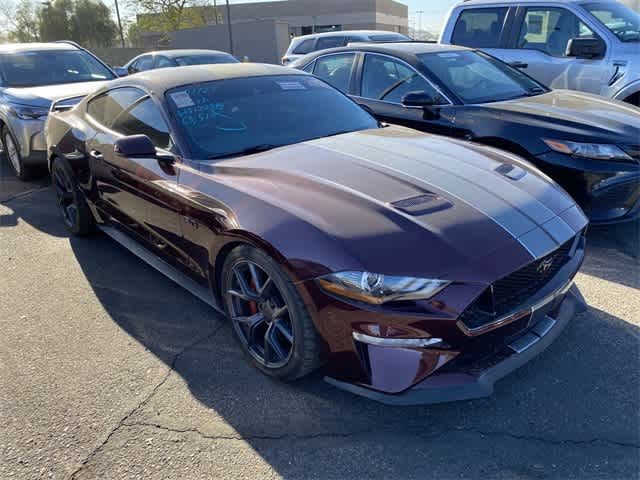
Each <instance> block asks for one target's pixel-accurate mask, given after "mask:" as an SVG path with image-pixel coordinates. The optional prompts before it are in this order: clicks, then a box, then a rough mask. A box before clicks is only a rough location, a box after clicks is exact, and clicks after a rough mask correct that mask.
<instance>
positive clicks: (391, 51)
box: [296, 42, 473, 64]
mask: <svg viewBox="0 0 640 480" xmlns="http://www.w3.org/2000/svg"><path fill="white" fill-rule="evenodd" d="M465 50H473V49H472V48H468V47H461V46H459V45H445V44H440V43H429V42H395V43H364V42H354V43H351V44H349V45H347V46H346V47H338V48H330V49H327V50H319V51H317V52H313V53H310V54H309V55H307V56H306V57H304V58H308V59H309V62H311V59H314V58H317V57H321V56H323V55H327V54H331V53H340V52H353V51H367V52H374V53H383V54H387V55H394V56H397V57H407V56H412V55H421V54H423V53H444V52H457V51H465ZM302 61H304V60H299V61H298V62H302ZM298 62H296V64H298Z"/></svg>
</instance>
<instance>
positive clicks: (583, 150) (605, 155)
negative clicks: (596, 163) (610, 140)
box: [544, 140, 634, 162]
mask: <svg viewBox="0 0 640 480" xmlns="http://www.w3.org/2000/svg"><path fill="white" fill-rule="evenodd" d="M544 143H546V144H547V145H548V146H549V148H551V150H554V151H556V152H560V153H564V154H566V155H574V156H576V157H583V158H592V159H594V160H614V161H619V162H633V161H634V160H633V158H631V157H630V156H629V155H627V154H626V153H625V152H624V150H622V149H621V148H620V147H618V146H617V145H606V144H599V143H578V142H569V141H566V140H544Z"/></svg>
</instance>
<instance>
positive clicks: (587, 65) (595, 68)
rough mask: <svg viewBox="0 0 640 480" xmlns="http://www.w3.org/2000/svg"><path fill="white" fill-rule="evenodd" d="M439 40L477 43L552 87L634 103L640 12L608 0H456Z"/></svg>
mask: <svg viewBox="0 0 640 480" xmlns="http://www.w3.org/2000/svg"><path fill="white" fill-rule="evenodd" d="M636 5H637V4H636ZM440 43H446V44H454V45H463V46H466V47H472V48H479V49H482V50H484V51H486V52H487V53H489V54H491V55H493V56H495V57H497V58H500V59H501V60H503V61H505V62H507V63H509V64H511V65H512V66H514V67H517V68H519V69H521V70H522V71H523V72H525V73H527V74H528V75H530V76H532V77H534V78H535V79H536V80H538V81H539V82H541V83H544V84H546V85H547V86H549V87H551V88H554V89H560V88H563V89H571V90H582V91H585V92H590V93H596V94H599V95H603V96H605V97H609V98H612V99H615V100H622V101H625V102H629V103H631V104H634V105H636V106H640V15H639V14H638V12H637V11H634V10H632V9H631V8H629V7H627V6H625V5H623V4H622V3H619V2H616V1H613V0H546V1H545V0H508V1H507V0H498V1H496V0H470V1H466V2H461V3H459V4H457V5H456V6H454V7H453V9H452V10H451V12H450V13H449V17H448V20H447V22H446V24H445V27H444V29H443V30H442V33H441V35H440Z"/></svg>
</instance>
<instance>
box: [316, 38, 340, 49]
mask: <svg viewBox="0 0 640 480" xmlns="http://www.w3.org/2000/svg"><path fill="white" fill-rule="evenodd" d="M346 44H347V38H346V37H320V38H318V43H317V44H316V50H326V49H327V48H337V47H344V46H345V45H346Z"/></svg>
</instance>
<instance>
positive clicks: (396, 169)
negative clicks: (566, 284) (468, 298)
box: [313, 135, 586, 259]
mask: <svg viewBox="0 0 640 480" xmlns="http://www.w3.org/2000/svg"><path fill="white" fill-rule="evenodd" d="M425 140H426V141H429V142H430V143H431V144H432V145H430V148H425V147H424V146H422V145H420V144H417V143H415V141H414V140H413V139H405V141H402V140H400V139H398V138H385V137H383V136H376V135H366V136H365V135H353V136H352V135H348V136H343V137H332V138H329V139H323V140H320V141H314V142H313V144H314V145H315V146H317V147H320V148H325V149H328V150H331V151H335V152H336V153H340V154H343V155H349V156H351V157H352V158H355V159H357V160H358V161H360V162H361V163H362V164H364V165H366V166H368V167H369V168H374V169H377V170H379V171H386V172H387V173H393V174H394V175H399V176H405V177H408V178H411V179H412V180H413V181H417V182H419V183H420V184H422V185H425V186H427V187H428V188H432V189H439V190H441V191H443V192H444V193H446V194H448V195H450V196H451V197H453V198H456V199H457V200H459V201H461V202H464V203H465V204H467V205H468V206H470V207H471V208H473V209H475V210H477V211H478V212H480V213H482V214H483V215H485V216H487V217H488V218H490V219H491V220H493V221H494V222H495V223H496V224H497V225H499V226H500V227H501V228H503V229H504V230H505V231H506V232H507V233H508V234H509V235H510V236H512V237H513V238H514V239H516V240H517V241H518V242H519V243H520V244H521V245H522V246H523V248H525V249H526V250H527V251H528V252H529V254H530V255H531V256H532V257H533V258H534V259H537V258H541V257H543V256H545V255H547V254H548V253H550V252H551V251H553V250H555V249H556V248H558V247H559V246H560V245H562V244H563V243H565V242H566V241H568V240H569V239H570V238H571V237H573V236H575V235H576V234H577V233H578V231H579V230H576V229H574V228H572V227H571V226H570V225H569V224H568V223H567V222H565V221H564V220H563V219H562V218H561V217H562V216H563V213H564V212H565V211H568V210H571V209H572V208H574V207H575V203H574V202H573V201H571V200H570V199H569V198H568V197H567V198H566V204H565V203H563V207H564V208H563V210H562V211H559V212H553V211H551V210H550V208H549V207H547V206H546V205H545V204H544V203H542V202H541V201H540V200H539V199H538V198H536V197H535V196H534V195H532V194H531V193H528V192H527V191H525V190H524V189H522V188H520V187H519V186H518V181H514V180H509V179H507V178H505V177H504V176H503V175H501V174H498V173H496V172H494V171H491V170H488V169H487V168H486V165H487V162H490V161H491V160H490V159H488V158H483V159H482V162H483V163H484V165H485V168H481V167H480V166H479V165H475V164H474V163H473V158H476V159H478V158H480V157H482V154H479V153H477V152H475V151H473V150H471V149H469V148H466V147H464V146H462V145H459V144H457V143H455V142H451V141H447V140H444V139H442V140H439V139H437V137H428V138H427V137H425ZM439 143H442V145H440V146H441V147H443V148H446V149H448V150H446V151H444V153H443V151H441V150H438V151H437V154H435V152H434V150H433V147H434V146H436V147H437V146H438V144H439ZM434 144H435V145H434ZM399 147H400V148H399ZM430 154H432V156H433V157H435V158H431V159H430V158H429V156H430ZM495 164H496V166H498V165H500V163H499V162H497V161H496V162H495ZM536 178H537V179H538V180H539V182H538V183H539V185H541V186H542V188H552V189H556V187H555V186H554V185H553V184H549V183H548V182H547V181H546V180H544V179H542V178H539V177H536ZM558 195H564V194H563V193H561V192H560V191H558ZM585 225H586V221H585ZM582 226H584V225H582Z"/></svg>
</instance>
